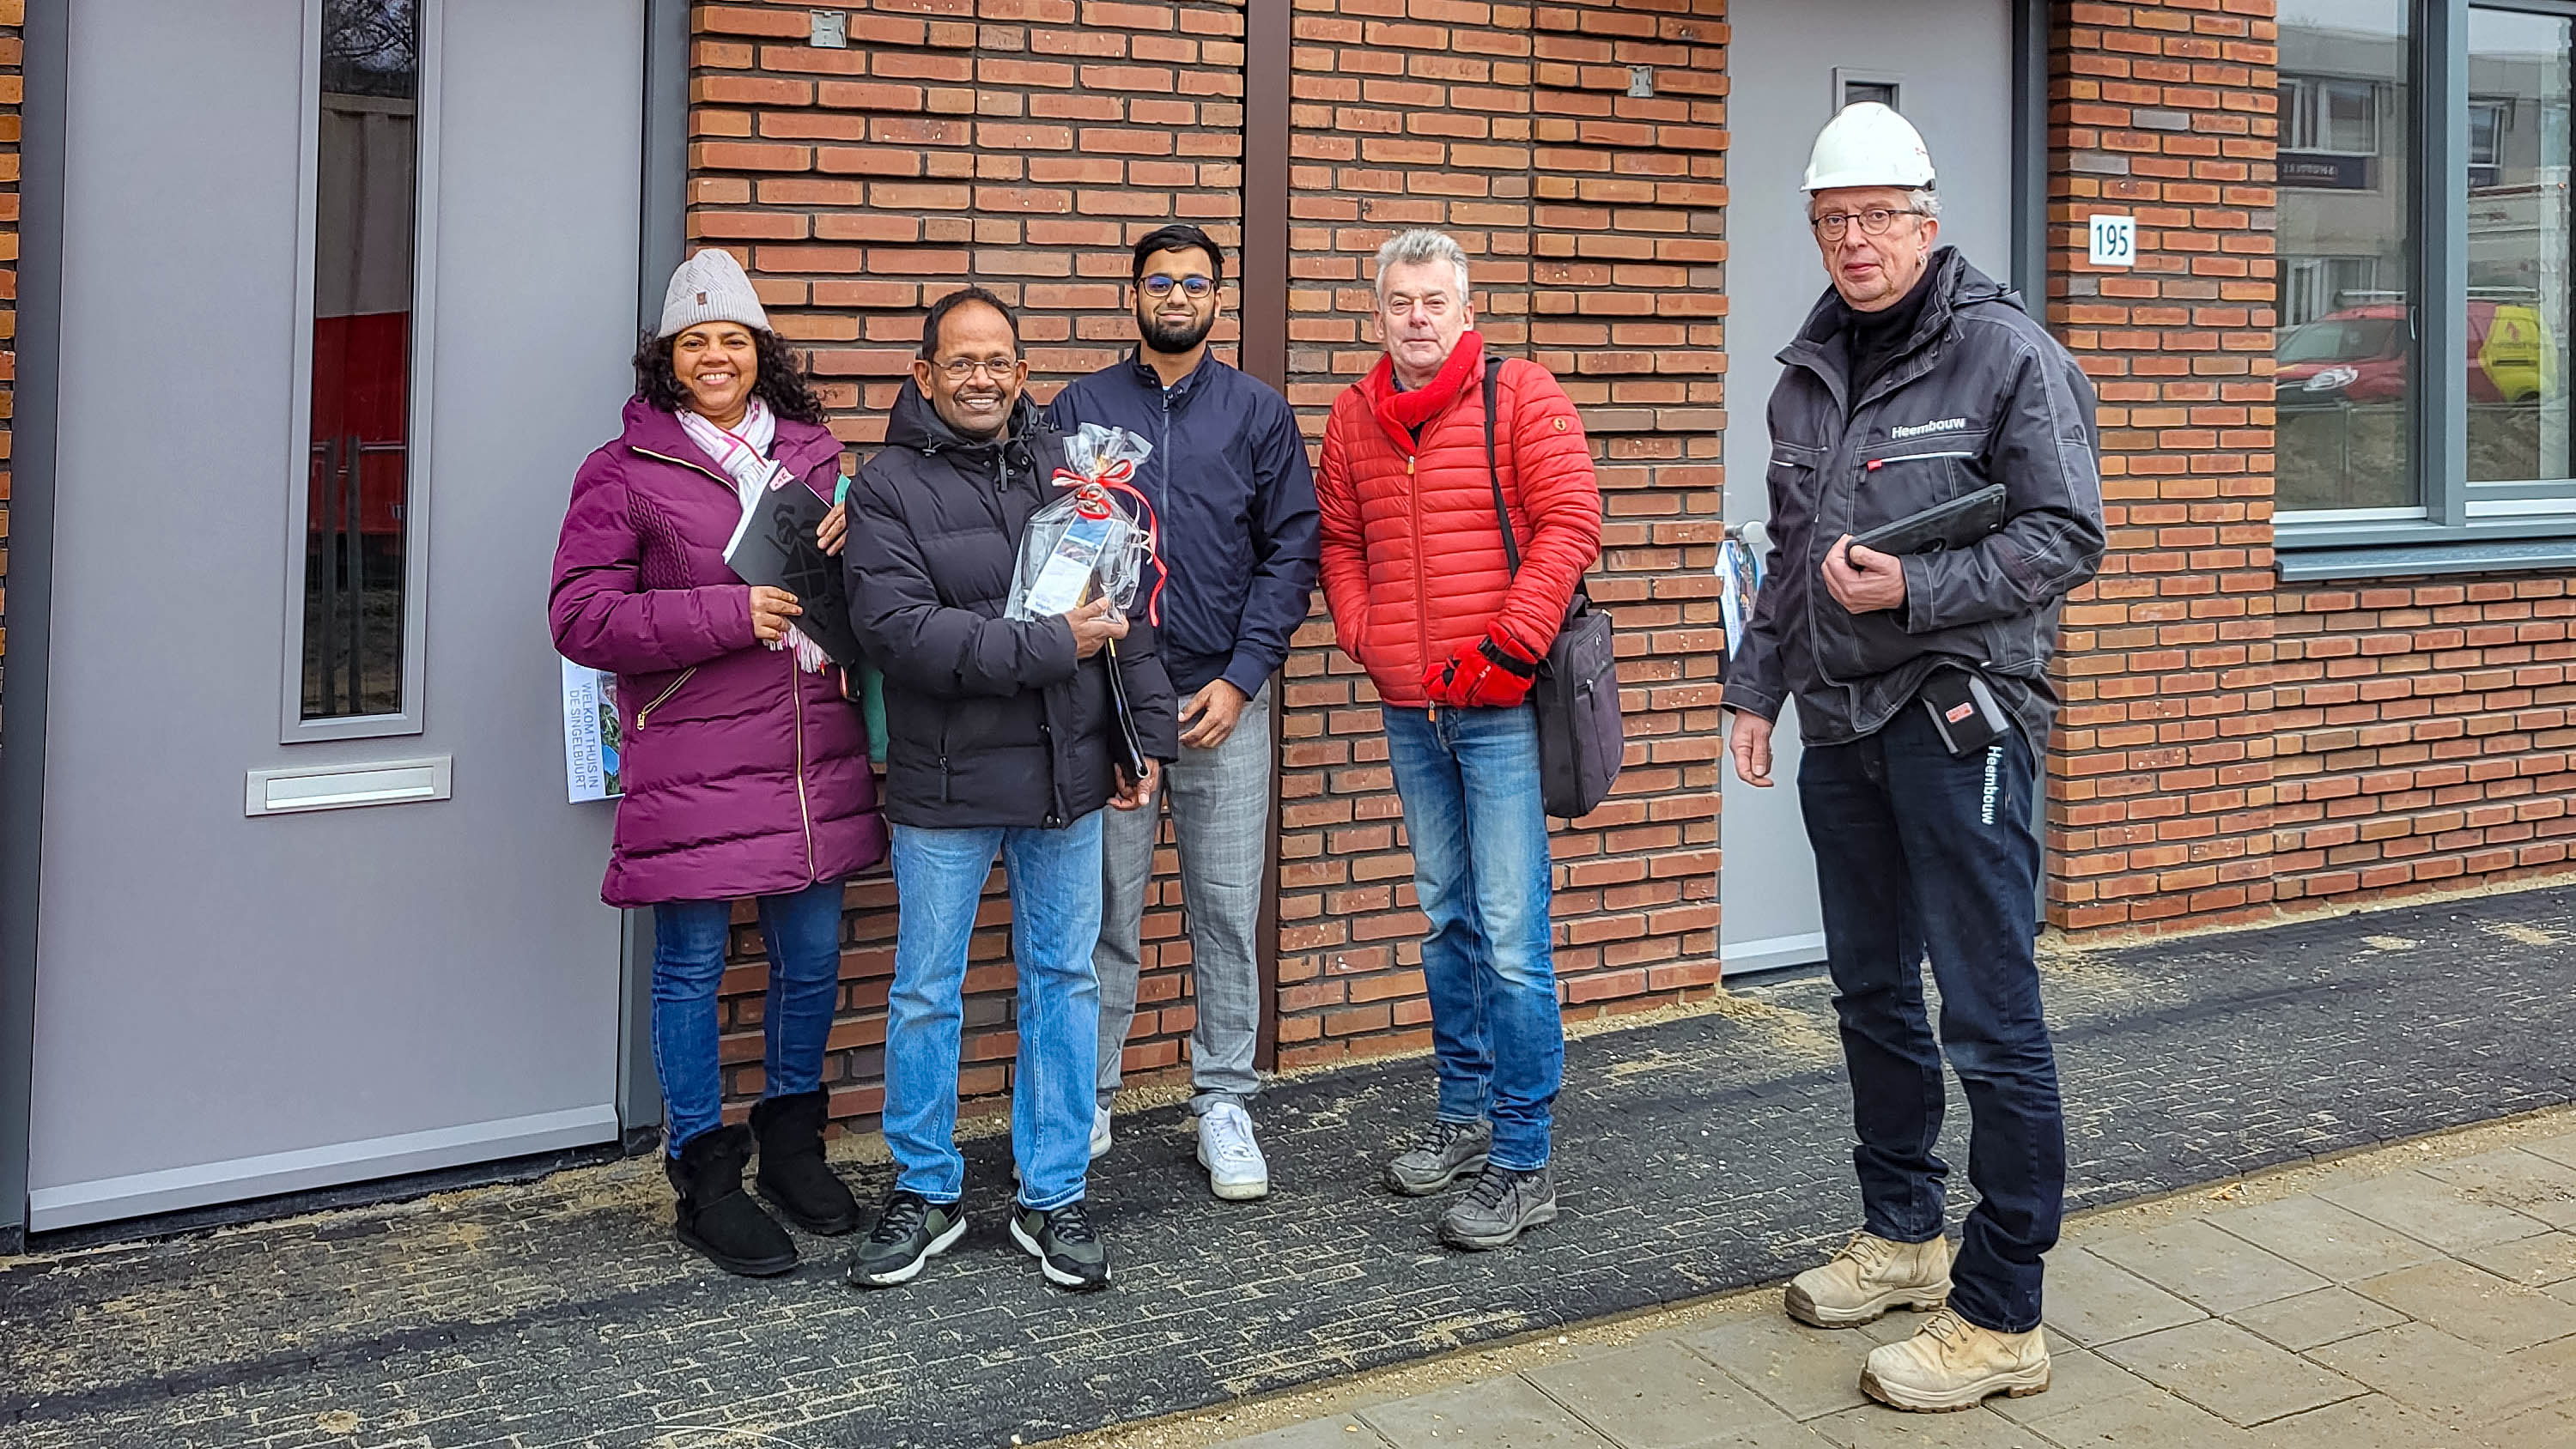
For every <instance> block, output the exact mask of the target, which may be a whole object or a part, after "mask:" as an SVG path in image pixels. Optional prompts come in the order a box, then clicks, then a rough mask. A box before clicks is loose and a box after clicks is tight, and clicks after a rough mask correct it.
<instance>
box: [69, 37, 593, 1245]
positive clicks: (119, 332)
mask: <svg viewBox="0 0 2576 1449" xmlns="http://www.w3.org/2000/svg"><path fill="white" fill-rule="evenodd" d="M302 9H303V7H302V5H301V4H300V3H299V0H231V3H224V4H194V5H187V6H172V5H168V4H165V3H162V0H79V3H76V4H75V5H74V7H73V15H72V39H71V56H70V75H69V91H70V100H69V117H68V125H67V131H68V137H69V140H68V155H67V165H66V171H67V174H68V178H69V179H68V185H67V198H66V215H65V243H64V257H65V263H64V293H65V296H64V328H63V333H64V344H63V350H62V404H61V437H62V447H61V449H60V459H59V478H60V496H61V502H62V506H61V509H60V513H59V515H58V529H57V551H58V558H59V561H60V567H59V570H58V575H57V577H58V583H57V589H56V596H55V597H56V609H55V620H56V622H55V633H54V648H53V650H52V654H51V657H52V660H53V664H52V677H51V686H52V688H51V709H50V712H49V714H48V722H47V732H48V740H49V754H48V762H47V775H46V809H45V839H44V851H45V876H44V890H43V897H42V903H41V906H42V917H41V928H40V929H41V942H40V947H39V959H38V969H37V1059H36V1073H35V1090H34V1122H33V1130H32V1136H31V1143H30V1167H31V1174H30V1176H31V1204H32V1207H33V1213H32V1216H31V1225H32V1226H34V1227H37V1228H40V1229H41V1228H50V1227H59V1226H65V1225H68V1224H71V1223H76V1222H84V1221H94V1220H99V1219H103V1218H112V1217H122V1216H130V1215H133V1214H136V1213H143V1212H153V1211H161V1210H167V1209H172V1208H177V1207H185V1206H192V1205H196V1204H202V1203H207V1202H218V1201H225V1200H230V1199H234V1198H240V1197H248V1196H254V1195H260V1194H264V1193H270V1192H277V1191H285V1190H292V1189H297V1188H304V1187H312V1186H318V1185H323V1184H326V1183H332V1182H343V1181H351V1180H357V1179H363V1178H367V1177H373V1176H381V1175H385V1174H387V1173H393V1172H403V1171H411V1170H419V1169H422V1168H427V1167H436V1166H447V1165H453V1164H455V1163H459V1162H470V1161H475V1160H480V1159H484V1158H490V1157H496V1156H503V1155H510V1154H514V1153H519V1152H526V1151H535V1150H544V1149H547V1148H553V1147H560V1146H566V1145H571V1144H574V1143H578V1142H587V1141H607V1140H610V1139H612V1138H613V1137H614V1136H615V1134H616V1120H615V1112H614V1105H613V1104H614V1101H615V1090H616V1052H617V1030H618V995H619V989H618V986H619V969H620V962H619V949H620V948H619V920H618V917H617V914H616V913H615V912H613V911H611V910H609V909H608V908H607V907H605V906H603V905H601V904H600V903H599V900H598V886H599V876H600V871H601V868H602V865H603V863H604V858H605V854H606V850H607V837H608V827H609V815H608V810H607V807H604V806H600V805H587V806H575V805H570V804H567V803H566V802H565V800H564V782H563V768H562V753H561V736H560V721H559V718H558V708H557V704H556V697H557V696H556V687H557V677H556V663H555V659H554V655H553V652H552V650H551V648H550V647H549V644H548V641H547V637H546V632H545V617H544V616H545V590H546V573H547V566H548V561H549V558H550V556H551V553H552V549H553V542H554V535H555V529H556V525H557V523H558V522H559V521H560V519H561V516H562V509H563V502H564V498H565V496H566V493H567V491H568V488H569V483H570V479H571V475H572V472H573V469H574V468H575V467H576V466H577V465H578V464H579V462H580V460H581V458H582V456H583V454H584V453H586V452H587V451H588V450H589V449H590V448H591V447H593V446H595V445H596V444H597V443H598V442H599V441H600V440H601V439H602V438H603V437H605V436H607V435H608V434H609V433H610V432H611V431H612V430H613V429H614V427H615V425H616V416H617V408H618V405H619V403H620V402H621V401H622V400H623V399H624V397H625V396H626V394H627V392H628V391H629V390H630V384H631V377H630V376H629V374H628V373H627V370H626V368H625V365H624V359H625V356H626V354H627V352H628V350H629V348H630V347H631V345H632V337H633V324H634V307H635V297H636V291H637V277H636V250H637V244H636V218H637V186H638V179H639V149H638V148H639V139H638V137H639V128H640V116H641V75H642V16H641V7H640V6H636V5H633V4H631V3H626V0H549V3H548V4H546V5H542V6H530V5H524V4H512V3H509V0H447V3H444V4H438V5H433V6H431V8H430V14H431V17H432V18H431V21H430V23H431V24H432V25H433V26H434V27H436V30H435V36H434V39H433V41H432V43H431V44H430V46H429V47H428V49H429V51H430V53H431V54H432V55H433V56H434V57H435V62H436V67H437V68H436V70H435V71H434V73H433V77H432V80H433V83H434V84H435V86H436V87H437V89H436V93H435V96H436V114H435V115H434V116H433V117H432V120H431V123H430V124H431V128H432V130H433V132H434V134H435V135H436V138H437V149H436V151H435V152H434V153H428V152H425V153H424V162H425V163H430V162H433V161H434V165H435V173H434V174H435V187H436V189H435V192H434V193H433V194H434V196H435V198H436V213H435V214H436V217H437V220H436V224H435V227H434V236H431V237H429V238H426V239H425V246H424V250H423V252H422V260H421V265H422V268H423V271H424V280H425V282H426V284H427V285H425V286H424V287H423V289H422V291H421V293H420V299H421V302H422V303H423V304H424V305H425V306H426V307H427V309H428V310H427V311H426V313H421V312H416V313H415V320H416V325H418V326H421V327H424V328H426V329H429V332H430V336H431V338H432V343H431V346H432V348H433V352H432V356H431V360H430V362H429V364H428V375H427V378H426V383H427V385H426V387H425V388H424V387H421V386H420V383H421V381H422V379H420V378H418V377H416V378H415V399H416V408H415V413H414V421H413V428H412V435H411V436H412V441H413V446H414V448H415V449H416V450H418V452H417V456H416V458H415V464H414V466H415V471H414V475H413V476H414V481H413V499H414V501H415V504H416V509H417V511H416V512H415V514H414V518H413V526H414V529H415V533H414V535H413V537H414V540H415V546H416V547H421V548H425V549H426V551H427V557H428V560H429V562H428V566H427V572H426V600H427V612H426V622H425V633H424V637H423V638H422V639H421V641H420V642H421V643H422V644H423V645H424V646H425V647H426V650H427V655H426V669H425V671H424V673H425V688H424V691H423V695H422V703H423V706H424V714H423V730H422V732H421V733H419V734H417V735H410V736H402V737H395V738H384V739H349V740H335V741H325V742H314V743H297V744H290V745H281V744H280V743H279V742H278V741H279V735H280V720H279V708H280V700H281V698H282V696H283V694H284V688H285V681H284V679H283V678H282V677H281V670H282V669H283V668H284V667H285V666H284V664H283V662H282V650H281V648H280V640H281V635H282V631H283V630H284V628H285V627H286V621H287V618H288V611H289V609H290V607H291V602H292V601H290V600H289V598H288V594H287V558H286V550H287V540H288V537H289V523H288V507H289V503H290V498H291V490H292V489H293V488H294V487H295V486H297V483H298V481H299V478H300V462H299V455H300V453H301V452H302V447H303V445H302V443H301V441H300V440H299V439H298V438H297V437H296V436H295V427H296V419H297V417H298V410H297V407H296V404H297V401H298V397H297V393H298V391H299V388H300V386H301V383H300V380H299V379H298V378H296V377H295V376H294V367H293V363H292V358H293V356H294V353H295V347H296V338H297V333H298V331H299V329H300V328H301V327H302V326H303V325H304V324H303V323H302V322H301V321H300V320H299V319H300V309H299V306H298V301H299V299H298V296H297V291H298V285H297V280H296V265H295V257H296V249H297V244H298V235H297V228H298V226H299V221H298V205H297V190H298V185H299V182H298V151H299V147H300V146H301V145H302V144H303V142H302V132H301V115H302V110H303V108H304V107H306V106H309V105H310V104H311V102H310V99H309V97H308V96H306V95H305V94H304V87H305V85H306V81H305V80H304V76H303V65H302V59H303V58H302V51H303V48H304V46H305V43H306V42H305V38H304V20H303V14H302ZM424 535H425V536H424ZM432 757H446V758H448V759H450V760H452V769H453V773H452V793H451V795H450V797H449V798H447V799H444V800H434V801H425V802H419V803H406V804H399V805H386V806H377V807H372V808H363V809H347V810H332V811H322V812H315V813H310V814H296V815H283V816H264V817H259V818H250V817H246V815H245V813H244V799H243V792H244V788H245V786H244V782H245V778H246V773H247V772H249V771H252V770H261V769H277V768H285V767H308V766H313V765H317V764H321V765H337V764H358V763H365V762H373V761H389V762H390V761H405V760H415V759H425V758H432Z"/></svg>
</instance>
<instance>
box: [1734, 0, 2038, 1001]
mask: <svg viewBox="0 0 2576 1449" xmlns="http://www.w3.org/2000/svg"><path fill="white" fill-rule="evenodd" d="M1727 20H1728V23H1729V24H1730V26H1731V27H1732V40H1731V42H1730V44H1729V46H1728V65H1727V73H1728V76H1729V78H1730V79H1729V85H1730V96H1729V104H1728V106H1727V114H1728V115H1729V116H1730V117H1732V118H1733V125H1734V128H1735V129H1734V133H1733V137H1734V139H1733V141H1732V143H1731V144H1730V145H1729V147H1728V148H1727V160H1726V166H1727V179H1728V183H1729V189H1728V205H1727V213H1726V234H1727V245H1728V257H1727V268H1726V291H1727V297H1728V308H1729V311H1728V317H1727V327H1726V337H1727V429H1726V518H1727V521H1728V522H1730V523H1742V522H1744V521H1745V520H1747V519H1756V518H1767V517H1768V516H1769V515H1770V512H1771V506H1770V500H1769V498H1768V497H1767V496H1766V494H1765V492H1764V489H1763V472H1764V465H1765V463H1766V462H1767V461H1768V459H1769V458H1770V455H1771V453H1770V450H1771V436H1770V432H1769V430H1768V429H1767V428H1766V427H1765V426H1764V424H1763V403H1764V401H1765V400H1766V399H1768V398H1769V397H1770V394H1771V387H1772V384H1773V383H1774V382H1775V381H1777V380H1778V378H1779V375H1780V365H1779V364H1778V363H1777V362H1774V361H1773V360H1772V358H1773V357H1774V356H1775V355H1776V354H1777V353H1778V352H1779V351H1780V349H1781V348H1782V347H1784V346H1786V345H1787V344H1788V341H1789V338H1790V337H1791V336H1792V335H1793V334H1794V333H1795V332H1796V331H1797V328H1798V324H1799V323H1800V322H1802V321H1804V320H1805V319H1806V315H1807V311H1808V309H1809V308H1810V307H1812V306H1814V305H1815V301H1816V299H1817V298H1818V297H1819V296H1821V295H1823V293H1824V291H1825V288H1826V285H1827V284H1826V280H1825V272H1824V266H1823V263H1822V262H1821V261H1820V260H1819V258H1818V254H1817V250H1816V244H1815V241H1814V239H1813V238H1812V237H1811V236H1810V235H1809V233H1808V231H1807V228H1806V212H1805V210H1804V205H1805V198H1804V196H1803V195H1802V194H1801V193H1800V192H1799V190H1798V183H1799V181H1800V180H1801V179H1802V177H1803V176H1804V175H1805V173H1806V168H1807V151H1808V148H1809V147H1810V146H1811V145H1812V144H1813V143H1814V141H1815V137H1816V131H1817V130H1818V128H1820V127H1822V126H1823V125H1824V124H1825V122H1826V121H1828V120H1830V119H1831V118H1832V116H1833V113H1834V106H1835V94H1836V92H1835V83H1836V75H1835V72H1836V71H1837V69H1840V70H1841V71H1842V72H1843V78H1844V79H1845V80H1846V81H1852V82H1858V83H1864V84H1866V83H1875V82H1885V81H1889V80H1892V81H1894V82H1895V83H1896V84H1897V85H1898V87H1899V95H1898V107H1899V109H1901V110H1902V111H1903V112H1904V113H1905V116H1906V119H1908V120H1910V121H1912V122H1913V123H1914V125H1915V127H1916V128H1917V129H1918V130H1920V131H1921V132H1922V133H1923V139H1924V142H1925V144H1926V145H1928V146H1929V147H1930V148H1931V150H1932V165H1933V169H1934V171H1935V173H1936V174H1937V176H1938V178H1939V187H1940V192H1941V207H1942V215H1941V240H1942V241H1944V242H1946V243H1950V244H1953V245H1955V246H1957V247H1958V248H1959V249H1960V250H1961V251H1963V252H1965V253H1966V254H1967V256H1968V259H1969V260H1970V261H1972V262H1974V263H1976V264H1977V266H1978V267H1979V268H1980V269H1982V270H1983V271H1985V272H1986V273H1987V275H1989V276H1995V277H2009V276H2010V275H2011V274H2012V233H2011V217H2012V184H2011V183H2012V149H2011V135H2012V15H2011V10H2010V7H2009V5H2008V4H2007V3H2006V0H1913V3H1909V4H1904V5H1891V4H1887V3H1885V0H1737V3H1736V4H1735V5H1733V6H1731V7H1730V8H1729V9H1728V11H1727ZM1867 98H1870V97H1866V96H1860V97H1855V99H1867ZM1796 714H1797V706H1796V705H1795V704H1794V703H1792V704H1791V705H1790V706H1788V708H1786V709H1785V710H1783V711H1782V713H1781V716H1780V726H1779V730H1778V732H1777V733H1776V734H1775V735H1774V736H1773V740H1774V747H1775V757H1774V760H1773V763H1772V778H1773V779H1774V780H1775V781H1776V782H1777V783H1776V784H1775V785H1774V786H1773V787H1772V788H1771V789H1768V790H1758V789H1755V788H1754V787H1752V786H1750V785H1747V784H1745V783H1743V782H1742V781H1740V780H1737V779H1736V778H1735V772H1734V770H1733V768H1732V767H1731V766H1730V767H1729V768H1728V769H1727V770H1726V772H1725V777H1726V784H1725V796H1724V810H1723V812H1722V814H1721V817H1720V830H1721V832H1722V839H1723V841H1724V844H1725V848H1726V853H1725V864H1724V867H1723V869H1722V871H1721V874H1720V877H1719V881H1718V897H1719V900H1720V902H1721V905H1722V908H1723V914H1722V921H1723V926H1722V928H1721V931H1720V940H1721V950H1722V953H1723V956H1724V959H1725V962H1726V969H1727V971H1728V973H1729V974H1730V975H1732V974H1735V973H1738V972H1743V971H1753V970H1762V969H1765V968H1768V967H1774V966H1794V965H1800V964H1804V963H1807V962H1813V961H1821V960H1823V959H1824V955H1825V952H1824V924H1823V919H1822V917H1821V915H1820V914H1819V913H1818V910H1817V906H1816V867H1815V856H1814V855H1813V853H1812V852H1810V850H1809V849H1808V845H1807V832H1806V826H1805V824H1804V823H1803V822H1802V821H1801V820H1800V818H1799V815H1798V796H1797V778H1798V755H1799V751H1798V743H1797V719H1796Z"/></svg>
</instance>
